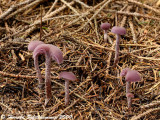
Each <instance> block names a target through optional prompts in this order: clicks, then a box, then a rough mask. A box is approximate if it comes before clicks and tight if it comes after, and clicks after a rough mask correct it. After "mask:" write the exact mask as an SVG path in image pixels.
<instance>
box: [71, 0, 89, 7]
mask: <svg viewBox="0 0 160 120" xmlns="http://www.w3.org/2000/svg"><path fill="white" fill-rule="evenodd" d="M74 1H75V2H77V3H79V4H81V5H82V6H84V7H86V8H90V7H89V6H88V5H86V4H85V3H84V2H81V1H80V0H74Z"/></svg>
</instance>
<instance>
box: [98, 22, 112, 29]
mask: <svg viewBox="0 0 160 120" xmlns="http://www.w3.org/2000/svg"><path fill="white" fill-rule="evenodd" d="M100 27H101V29H102V30H108V29H109V28H110V27H111V24H109V23H102V24H101V26H100Z"/></svg>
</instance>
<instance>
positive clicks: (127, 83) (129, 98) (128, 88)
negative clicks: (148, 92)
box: [126, 81, 132, 108]
mask: <svg viewBox="0 0 160 120" xmlns="http://www.w3.org/2000/svg"><path fill="white" fill-rule="evenodd" d="M130 86H131V82H129V81H127V82H126V95H127V93H131V92H130ZM127 103H128V108H131V105H132V98H131V97H130V96H128V97H127Z"/></svg>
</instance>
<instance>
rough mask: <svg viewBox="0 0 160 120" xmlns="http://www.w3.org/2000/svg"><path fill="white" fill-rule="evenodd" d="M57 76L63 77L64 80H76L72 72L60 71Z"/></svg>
mask: <svg viewBox="0 0 160 120" xmlns="http://www.w3.org/2000/svg"><path fill="white" fill-rule="evenodd" d="M59 78H63V79H65V80H70V81H76V80H77V78H76V76H75V75H74V74H73V73H72V72H61V73H60V74H59Z"/></svg>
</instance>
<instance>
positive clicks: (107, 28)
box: [100, 23, 111, 42]
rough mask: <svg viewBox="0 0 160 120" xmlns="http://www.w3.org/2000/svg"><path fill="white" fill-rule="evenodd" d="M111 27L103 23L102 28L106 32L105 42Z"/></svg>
mask: <svg viewBox="0 0 160 120" xmlns="http://www.w3.org/2000/svg"><path fill="white" fill-rule="evenodd" d="M110 27H111V25H110V24H109V23H102V24H101V26H100V28H101V29H102V30H103V31H104V41H105V42H106V41H107V31H108V30H109V28H110Z"/></svg>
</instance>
